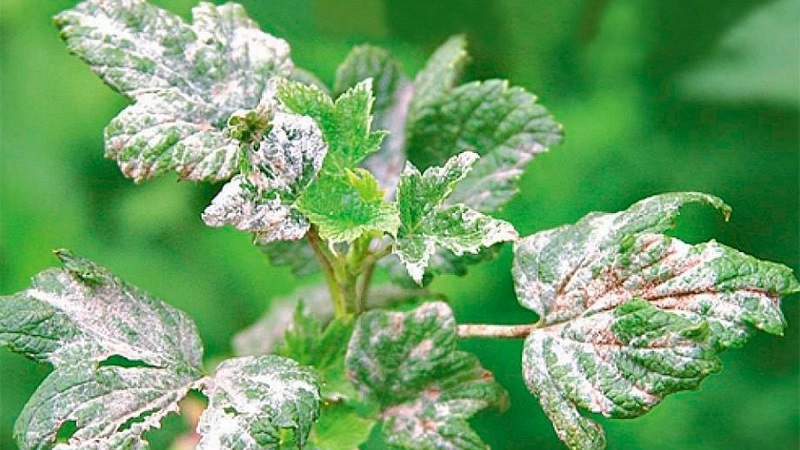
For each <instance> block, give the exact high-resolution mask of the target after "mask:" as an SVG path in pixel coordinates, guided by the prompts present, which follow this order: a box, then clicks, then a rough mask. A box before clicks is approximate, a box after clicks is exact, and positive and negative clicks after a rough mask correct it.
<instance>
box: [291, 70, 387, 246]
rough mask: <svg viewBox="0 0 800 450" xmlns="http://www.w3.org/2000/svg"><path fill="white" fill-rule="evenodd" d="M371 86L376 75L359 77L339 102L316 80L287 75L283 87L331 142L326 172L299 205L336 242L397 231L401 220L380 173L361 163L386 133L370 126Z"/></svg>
mask: <svg viewBox="0 0 800 450" xmlns="http://www.w3.org/2000/svg"><path fill="white" fill-rule="evenodd" d="M371 86H372V82H371V80H366V81H363V82H361V83H358V84H357V85H356V86H355V87H353V88H351V89H349V90H348V91H346V92H345V93H344V94H342V95H341V96H339V98H338V99H337V100H336V102H335V103H334V102H333V101H332V100H331V98H330V97H328V95H327V94H325V93H324V92H322V91H321V90H320V89H319V88H317V87H314V86H307V85H303V84H299V83H293V82H288V81H287V82H285V83H282V84H281V85H280V86H279V87H278V99H279V100H280V101H281V102H282V104H283V106H284V107H285V108H286V109H288V110H289V111H292V112H294V113H297V114H303V115H307V116H310V117H313V118H314V120H315V121H316V122H317V124H318V125H319V127H320V129H321V130H322V135H323V137H324V139H325V142H326V143H327V144H328V155H327V157H326V158H325V161H324V162H323V164H322V168H321V172H320V176H319V178H318V179H317V181H316V182H315V183H312V184H311V185H310V186H309V187H308V189H307V190H306V191H305V192H303V194H302V195H301V196H300V198H299V199H298V202H297V208H298V210H299V211H300V212H302V213H303V214H304V215H305V216H306V217H307V218H308V220H309V221H310V222H311V223H313V224H315V225H317V226H318V227H319V233H320V237H322V238H323V239H325V240H327V241H329V242H332V243H339V242H352V241H353V240H355V239H356V238H358V237H359V236H361V235H362V234H363V233H366V232H382V233H389V234H394V232H395V231H396V230H397V227H398V225H399V224H398V218H397V211H396V210H395V208H394V206H393V205H391V204H389V203H386V202H385V201H384V200H383V197H384V193H383V191H382V190H381V189H380V187H379V186H378V181H377V180H376V179H375V177H373V176H372V175H371V174H370V173H369V172H367V171H365V170H362V169H357V168H356V166H357V165H358V163H360V162H361V161H362V160H363V159H364V158H365V157H366V156H367V155H369V154H371V153H374V152H376V151H377V150H378V149H379V148H380V144H381V141H382V139H383V137H384V135H385V133H384V132H380V131H370V123H371V121H372V117H371V116H370V111H371V108H372V102H373V97H372V87H371Z"/></svg>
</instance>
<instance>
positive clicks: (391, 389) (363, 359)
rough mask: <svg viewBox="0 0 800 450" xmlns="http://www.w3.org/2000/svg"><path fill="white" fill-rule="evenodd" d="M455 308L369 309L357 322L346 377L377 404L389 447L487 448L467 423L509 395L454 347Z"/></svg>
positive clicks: (436, 305) (441, 305) (440, 305)
mask: <svg viewBox="0 0 800 450" xmlns="http://www.w3.org/2000/svg"><path fill="white" fill-rule="evenodd" d="M457 341H458V337H457V335H456V325H455V320H454V319H453V315H452V311H451V310H450V308H449V307H448V306H447V305H446V304H444V303H439V302H434V303H426V304H424V305H423V306H421V307H419V308H417V309H415V310H412V311H409V312H406V313H401V312H385V311H370V312H368V313H366V314H364V315H363V316H361V317H360V318H359V319H358V322H357V323H356V328H355V332H354V333H353V337H352V339H351V341H350V344H349V345H348V349H347V359H346V364H347V373H348V375H349V376H350V377H351V379H352V381H353V382H354V383H355V384H356V386H357V387H358V388H359V390H360V391H361V392H362V394H363V395H364V396H365V397H366V398H367V399H369V400H370V401H372V402H375V403H377V404H379V405H380V408H381V418H382V420H383V437H384V439H385V440H386V442H387V443H388V444H389V445H390V447H392V448H407V449H484V448H487V447H486V444H484V443H483V442H482V441H481V439H480V438H479V437H478V436H477V434H476V433H475V432H474V431H473V430H472V429H471V428H470V426H469V424H468V423H467V419H468V418H469V417H471V416H472V415H473V414H475V413H476V412H477V411H479V410H481V409H484V408H486V407H489V406H503V405H504V404H505V401H506V393H505V390H504V389H503V388H502V387H501V386H500V385H499V384H497V383H496V382H495V381H494V378H493V377H492V375H491V374H490V373H489V372H488V371H486V369H484V368H483V367H481V365H480V363H479V362H478V360H477V359H476V358H475V357H474V356H473V355H471V354H469V353H466V352H462V351H459V350H457V348H456V347H457Z"/></svg>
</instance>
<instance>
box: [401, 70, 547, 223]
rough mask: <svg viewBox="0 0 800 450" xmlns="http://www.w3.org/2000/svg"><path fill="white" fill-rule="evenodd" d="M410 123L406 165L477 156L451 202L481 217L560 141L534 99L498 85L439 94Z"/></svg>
mask: <svg viewBox="0 0 800 450" xmlns="http://www.w3.org/2000/svg"><path fill="white" fill-rule="evenodd" d="M415 117H416V118H417V121H416V122H415V123H414V124H413V127H410V128H408V144H407V145H408V157H409V159H411V160H412V161H413V162H414V163H415V164H417V165H418V166H420V167H423V168H424V167H429V166H433V165H438V164H441V163H442V162H443V161H445V160H447V158H449V157H451V156H452V155H455V154H456V153H458V152H461V151H464V150H472V151H475V152H477V153H479V154H480V155H481V156H482V158H481V160H480V161H478V162H477V163H476V164H475V168H474V170H473V171H472V172H471V173H470V175H469V176H468V177H466V178H465V179H464V181H463V182H462V183H461V184H460V185H459V187H457V188H456V189H455V192H453V196H452V198H451V200H450V201H451V202H452V203H464V204H465V205H467V206H469V207H471V208H474V209H476V210H478V211H481V212H492V211H496V210H497V209H499V208H500V207H501V206H503V205H504V204H506V203H507V202H508V200H509V199H511V197H512V196H513V195H514V194H516V192H517V190H518V189H517V186H516V180H517V179H518V178H519V177H520V176H522V173H523V170H524V168H525V166H526V165H527V164H528V162H529V161H530V160H531V159H532V158H533V157H534V156H535V155H536V154H538V153H541V152H544V151H546V150H547V148H549V147H551V146H553V145H556V144H558V143H559V142H560V141H561V125H559V124H558V123H556V122H555V121H554V120H553V118H552V117H551V116H550V113H549V112H548V111H547V109H545V108H544V107H543V106H541V105H540V104H539V103H537V100H536V96H535V95H533V94H530V93H528V92H526V91H525V90H524V89H522V88H518V87H509V86H508V83H507V82H506V81H501V80H489V81H484V82H473V83H469V84H465V85H463V86H459V87H458V88H455V89H453V90H450V91H446V92H442V93H441V94H440V95H439V96H437V97H434V98H432V99H430V100H429V101H427V102H425V103H424V106H422V107H420V109H419V111H418V112H417V113H416V116H415Z"/></svg>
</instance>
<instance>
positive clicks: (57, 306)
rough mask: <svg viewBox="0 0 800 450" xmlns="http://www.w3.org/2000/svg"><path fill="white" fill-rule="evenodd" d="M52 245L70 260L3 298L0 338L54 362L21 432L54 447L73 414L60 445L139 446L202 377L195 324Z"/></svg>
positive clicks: (22, 441)
mask: <svg viewBox="0 0 800 450" xmlns="http://www.w3.org/2000/svg"><path fill="white" fill-rule="evenodd" d="M57 254H58V256H59V258H60V259H61V260H62V262H63V263H64V265H65V266H66V269H63V270H62V269H49V270H46V271H44V272H42V273H40V274H39V275H37V276H36V277H35V278H34V279H33V281H32V285H31V287H30V288H29V289H27V290H25V291H22V292H20V293H17V294H15V295H12V296H8V297H2V298H0V345H2V346H8V347H9V348H10V349H11V350H13V351H15V352H18V353H22V354H24V355H26V356H28V357H31V358H34V359H37V360H39V361H46V362H49V363H51V364H52V365H53V366H55V371H54V372H53V373H52V374H50V376H48V378H47V379H46V380H45V381H44V383H42V385H41V386H40V387H39V389H38V390H37V391H36V393H34V395H33V397H31V399H30V401H29V402H28V404H27V405H26V406H25V408H24V410H23V411H22V413H21V414H20V416H19V419H18V420H17V423H16V426H15V435H16V438H17V441H18V443H19V445H20V447H21V448H22V449H23V450H27V449H39V448H50V446H52V445H53V444H54V441H55V439H56V435H57V433H58V430H59V428H60V427H61V426H62V424H64V423H67V422H75V423H76V426H77V430H76V432H75V433H74V434H73V435H72V436H71V438H70V439H69V442H67V443H65V444H62V445H61V446H60V448H98V449H106V448H109V449H110V448H118V447H116V446H117V445H122V444H121V443H122V442H123V441H124V442H126V443H127V445H131V448H144V446H145V445H146V444H145V443H144V442H143V441H141V439H140V436H141V434H142V433H143V432H144V431H146V430H148V429H150V428H154V427H158V426H159V423H160V421H161V419H162V418H163V417H164V416H166V415H167V414H168V413H170V412H173V411H176V410H177V402H178V401H179V400H180V399H182V398H183V397H184V396H185V395H186V393H187V392H188V391H189V389H191V387H192V385H193V384H194V383H195V382H196V381H197V379H199V378H200V372H199V366H200V362H201V358H202V344H201V342H200V338H199V336H198V335H197V331H196V329H195V326H194V323H193V322H192V321H191V319H189V318H188V317H187V316H186V315H185V314H183V313H182V312H180V311H178V310H176V309H174V308H172V307H171V306H169V305H167V304H165V303H163V302H161V301H160V300H158V299H156V298H154V297H152V296H150V295H149V294H147V293H145V292H142V291H140V290H139V289H137V288H135V287H133V286H130V285H128V284H126V283H124V282H122V281H121V280H119V279H118V278H117V277H115V276H114V275H112V274H111V273H110V272H108V271H107V270H106V269H104V268H102V267H100V266H98V265H96V264H94V263H92V262H91V261H88V260H86V259H83V258H79V257H76V256H73V255H71V254H70V253H69V252H66V251H59V252H58V253H57Z"/></svg>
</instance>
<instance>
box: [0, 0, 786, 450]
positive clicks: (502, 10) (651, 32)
mask: <svg viewBox="0 0 800 450" xmlns="http://www.w3.org/2000/svg"><path fill="white" fill-rule="evenodd" d="M75 3H76V2H75V1H68V0H48V1H46V2H44V1H30V0H3V1H2V2H0V186H1V188H0V292H2V293H4V294H10V293H12V292H16V291H18V290H21V289H24V288H25V287H26V285H27V283H28V279H29V277H30V276H32V275H33V274H35V273H36V272H38V271H40V270H42V269H44V268H45V267H48V266H52V265H54V263H55V260H54V258H53V257H52V256H51V253H50V251H51V250H52V249H54V248H60V247H68V248H70V249H72V250H74V251H75V252H77V253H79V254H81V255H84V256H87V257H90V258H92V259H94V260H96V261H98V262H100V263H101V264H103V265H105V266H107V267H109V268H111V269H112V270H114V271H115V272H116V273H117V274H119V275H120V276H122V277H123V278H125V279H127V280H129V281H130V282H132V283H134V284H136V285H138V286H140V287H142V288H145V289H147V290H149V291H150V292H152V293H154V294H156V295H158V296H159V297H161V298H162V299H165V300H167V301H168V302H170V303H172V304H174V305H176V306H178V307H179V308H182V309H183V310H185V311H187V312H189V313H190V315H191V316H193V317H194V318H195V319H196V321H197V323H198V325H199V328H200V332H201V334H202V336H203V338H204V340H205V342H206V345H207V349H208V350H207V358H208V359H209V360H212V361H213V360H217V359H219V358H221V357H224V356H225V355H227V354H229V352H230V345H229V338H230V336H231V335H232V334H233V333H234V332H235V331H236V330H239V329H241V328H243V327H244V326H246V325H248V324H249V323H251V322H253V321H254V320H255V319H256V318H257V317H258V316H259V314H260V313H261V312H262V311H263V310H265V309H266V307H267V306H268V304H269V301H270V299H272V298H275V297H277V296H280V295H283V294H287V293H288V292H290V290H291V288H292V285H293V284H294V283H295V280H293V279H292V276H291V275H290V274H289V273H288V272H287V271H285V270H283V269H275V268H270V267H269V266H268V265H267V263H266V260H265V258H264V257H263V256H262V255H261V254H260V253H259V252H258V251H257V250H256V249H255V248H253V247H252V246H251V245H250V238H249V237H248V236H246V235H243V234H240V233H237V232H235V231H233V230H229V229H223V230H219V229H211V228H207V227H205V226H203V225H202V222H201V221H200V217H199V213H200V211H201V210H202V208H203V207H204V206H205V205H206V204H207V203H208V201H209V199H210V198H211V197H212V196H213V194H214V191H215V189H216V188H215V187H213V186H206V185H193V184H190V183H180V184H178V183H175V182H174V179H171V178H170V177H165V178H163V179H160V180H157V181H155V182H149V183H145V184H143V185H141V186H138V187H137V186H134V185H133V183H131V182H130V181H128V180H126V179H124V178H123V177H122V176H121V175H120V173H119V171H118V170H117V168H116V165H115V164H114V163H113V162H110V161H107V160H104V159H103V158H102V128H103V126H104V125H105V124H106V123H107V121H108V120H109V119H110V118H111V117H112V116H113V115H115V114H116V113H117V112H118V111H119V110H120V109H122V108H123V107H124V106H125V101H124V99H122V97H121V96H119V95H117V94H115V93H113V92H112V91H111V90H110V89H108V88H107V87H105V86H104V85H103V84H102V83H101V82H100V81H99V79H97V78H96V77H95V76H94V75H93V74H91V73H90V71H89V70H88V68H87V67H86V66H85V65H84V64H83V63H81V62H80V61H78V60H77V59H76V58H74V57H72V56H70V55H68V54H67V52H66V51H65V50H64V47H63V45H62V43H61V42H60V41H59V40H58V38H57V32H56V30H55V29H54V27H53V26H52V23H51V19H50V17H51V16H52V15H53V14H54V13H56V12H58V11H59V10H62V9H65V8H68V7H70V6H72V5H74V4H75ZM155 3H157V4H159V5H161V6H164V7H167V8H169V9H171V10H172V11H175V12H177V13H180V14H182V15H184V16H185V17H186V16H188V12H189V9H190V7H191V6H192V4H193V1H190V0H162V1H156V2H155ZM242 3H243V4H244V5H245V7H246V8H247V9H248V11H249V12H250V14H251V15H252V16H253V17H254V18H255V19H256V20H257V21H258V22H259V23H261V25H262V27H263V28H264V29H266V30H267V31H270V32H272V33H273V34H275V35H278V36H281V37H283V38H285V39H287V40H288V41H289V42H290V44H291V45H292V47H293V54H294V60H295V61H296V63H297V64H298V65H299V66H301V67H305V68H307V69H310V70H312V71H314V72H316V73H317V74H319V75H320V76H321V77H322V78H323V79H324V80H326V81H328V82H330V81H331V80H332V77H333V73H334V69H335V67H336V65H337V64H338V62H340V61H341V60H342V59H343V57H344V56H345V55H346V53H347V51H348V50H349V48H350V47H351V46H352V45H353V44H358V43H362V42H366V41H369V42H372V43H375V44H380V45H383V46H385V47H387V48H389V49H391V50H392V51H393V52H394V53H395V54H396V55H397V56H398V57H399V58H400V59H401V60H402V61H403V62H404V64H405V66H406V68H407V69H408V72H409V73H414V72H415V71H416V70H417V69H418V68H419V67H420V66H421V64H422V63H423V61H424V59H425V57H426V56H427V55H428V54H429V53H430V51H431V50H432V49H433V48H435V46H436V45H438V44H439V43H441V42H443V40H444V39H445V38H446V37H447V36H449V35H451V34H454V33H465V34H466V35H467V36H468V38H469V40H470V52H471V54H472V55H473V57H474V63H473V64H472V65H471V66H470V70H469V72H468V78H490V77H502V78H510V79H511V81H512V83H514V84H517V85H521V86H524V87H526V88H528V89H529V90H531V91H533V92H536V93H537V94H539V95H540V96H541V98H542V100H543V102H544V104H545V105H546V106H547V107H548V108H550V110H551V111H552V112H553V113H554V115H555V116H556V118H557V119H558V120H560V121H561V122H562V123H563V124H564V126H565V129H566V133H567V138H566V142H565V144H564V145H562V146H560V147H558V148H555V149H553V150H552V151H551V152H550V153H548V154H546V155H544V156H541V157H539V158H538V159H537V160H535V161H534V162H533V163H532V164H531V166H530V170H529V172H528V174H527V175H526V176H525V177H524V179H523V181H522V183H521V184H522V189H523V195H521V196H518V197H517V198H516V199H515V200H514V201H513V202H512V203H511V204H510V205H509V206H508V207H507V208H506V210H505V212H504V213H503V217H504V218H506V219H508V220H511V221H512V222H513V223H514V224H515V225H516V226H517V228H518V229H519V230H520V231H521V233H522V234H530V233H533V232H535V231H538V230H542V229H545V228H549V227H553V226H556V225H559V224H562V223H566V222H572V221H575V220H576V219H578V218H579V217H581V216H582V215H584V214H585V213H587V212H589V211H592V210H605V211H612V210H618V209H622V208H625V207H627V206H628V205H629V204H630V203H632V202H634V201H635V200H638V199H640V198H642V197H645V196H647V195H651V194H655V193H659V192H666V191H674V190H701V191H706V192H710V193H714V194H717V195H719V196H721V197H722V198H724V199H725V200H726V201H728V202H729V203H730V204H731V205H732V206H733V208H734V214H733V216H732V218H731V221H730V222H729V223H724V222H723V221H722V220H721V219H720V218H719V217H718V216H717V215H716V214H715V213H712V212H709V211H703V210H700V209H697V210H695V209H690V210H689V211H687V213H686V214H685V217H684V218H683V225H681V226H679V228H678V230H677V231H676V233H677V234H678V235H679V236H681V237H683V238H685V239H687V240H690V241H695V242H696V241H701V240H707V239H709V238H712V237H715V238H716V239H718V240H719V241H721V242H723V243H725V244H728V245H731V246H734V247H736V248H739V249H741V250H743V251H745V252H747V253H750V254H753V255H755V256H758V257H760V258H764V259H769V260H775V261H779V262H782V263H784V264H787V265H789V266H791V267H793V268H794V269H795V270H798V269H799V268H800V256H799V255H798V254H799V253H800V250H799V249H798V247H799V245H800V244H799V243H798V238H799V234H800V233H798V223H800V221H799V220H798V198H800V188H799V187H798V184H799V183H800V182H799V179H800V177H799V176H798V173H799V167H798V166H799V164H798V160H799V158H798V148H799V147H800V145H799V143H798V124H799V123H800V110H799V106H800V103H799V101H800V31H799V30H800V28H798V26H797V24H798V23H800V3H798V2H796V1H792V0H785V1H778V2H759V1H754V0H732V1H728V2H715V1H712V0H695V1H691V2H690V1H668V0H657V1H653V2H638V1H635V0H608V1H607V0H582V1H574V2H544V1H539V0H536V1H533V0H497V1H493V2H485V1H481V0H436V1H416V2H409V1H400V0H382V1H378V0H369V1H361V0H295V1H291V2H290V1H287V0H272V1H264V0H247V1H243V2H242ZM687 224H690V225H687ZM510 261H511V257H510V251H509V250H508V249H506V250H505V251H504V252H503V253H502V255H501V257H500V258H499V259H497V260H495V261H493V262H491V263H489V264H486V265H483V266H481V267H479V268H476V269H474V270H473V271H472V272H471V273H470V275H469V276H468V277H467V278H466V279H464V280H462V279H458V278H455V277H444V278H441V279H439V280H437V281H436V282H435V284H434V288H436V289H439V290H442V291H444V292H446V293H447V294H448V295H450V298H451V299H452V301H453V306H454V309H455V311H456V314H457V317H458V318H459V319H460V320H462V321H494V322H498V323H520V322H525V321H532V320H535V317H534V316H533V314H532V313H530V312H528V311H526V310H524V309H522V308H520V307H519V306H518V305H517V303H516V301H515V300H514V297H513V291H512V284H511V279H510V276H509V273H508V269H509V266H510ZM797 300H798V298H797V297H796V296H795V297H792V298H789V299H788V300H787V301H786V302H785V307H784V311H785V312H786V315H787V319H788V321H789V328H788V331H787V333H786V336H785V337H784V338H782V339H775V338H770V337H767V336H758V337H756V338H755V339H754V340H753V342H751V344H750V345H748V346H747V347H745V348H744V349H743V350H740V351H733V352H729V353H728V354H726V355H725V363H726V364H725V367H726V368H725V370H724V372H723V374H721V375H716V376H712V377H711V378H710V379H708V380H707V381H705V382H704V383H703V387H702V389H701V390H700V392H687V393H682V394H679V395H675V396H673V397H671V398H669V399H668V400H666V401H665V402H664V403H663V404H662V405H661V406H659V407H658V408H656V409H655V410H654V411H653V412H652V413H650V414H648V415H647V416H645V417H643V418H639V419H635V420H628V421H603V422H604V423H605V424H606V429H607V434H608V437H609V441H610V443H611V445H612V448H619V449H642V448H647V449H675V448H681V449H738V448H742V449H746V448H769V449H792V448H798V445H800V444H798V442H800V411H798V404H799V403H798V400H800V368H799V367H798V366H799V365H800V362H799V361H800V352H798V348H800V347H798V345H799V344H800V331H798V330H800V317H798V315H799V314H798V312H799V311H800V309H799V308H798V305H797ZM464 347H465V348H467V349H469V350H472V351H475V352H476V353H477V354H478V355H479V357H480V358H481V360H482V361H483V362H484V365H485V366H487V367H488V368H489V369H491V370H492V371H494V373H495V374H496V376H497V378H498V379H499V381H500V382H501V383H502V384H503V385H505V386H506V387H507V388H508V389H509V391H510V392H511V396H512V397H511V398H512V406H511V408H510V409H509V410H508V411H507V412H506V413H505V414H499V413H497V412H488V413H484V414H482V415H481V416H480V417H478V418H477V420H475V421H474V423H475V425H476V427H477V428H478V429H479V431H480V432H481V434H482V435H483V436H484V437H485V439H486V440H487V441H488V442H489V443H490V444H491V445H492V446H493V447H494V448H496V449H546V448H561V447H560V444H559V442H558V440H557V439H556V437H555V434H554V433H553V431H552V428H551V426H550V424H549V423H548V422H547V420H546V418H545V417H544V415H543V413H542V412H541V410H540V408H539V406H538V403H537V401H536V400H535V399H534V398H533V397H531V396H530V395H528V394H527V391H526V390H525V388H524V385H523V383H522V379H521V375H520V361H519V359H520V358H519V355H520V350H521V347H522V343H521V342H489V341H485V342H484V341H471V342H465V343H464ZM46 373H47V370H46V368H44V367H39V366H37V365H36V364H34V363H32V362H30V361H26V360H24V359H23V358H21V357H19V356H16V355H12V354H10V353H9V352H7V351H0V397H1V399H0V448H4V449H5V448H7V449H13V448H15V446H14V444H13V443H12V441H11V437H10V434H11V431H10V430H11V427H12V424H13V421H14V420H15V418H16V415H17V414H18V413H19V411H20V409H21V408H22V405H23V404H24V402H25V400H26V399H27V398H28V397H29V396H30V394H31V393H32V392H33V390H34V389H35V387H36V385H37V384H38V383H39V381H40V380H41V379H42V378H43V377H44V376H45V375H46ZM181 426H182V422H181V420H180V419H176V418H171V419H170V420H169V421H168V422H167V424H166V426H165V430H164V431H159V432H155V433H154V434H153V435H154V439H156V445H154V448H157V449H158V448H166V446H167V444H165V442H168V440H169V439H170V438H171V436H172V435H173V433H174V432H175V431H176V430H179V429H180V428H181Z"/></svg>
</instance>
